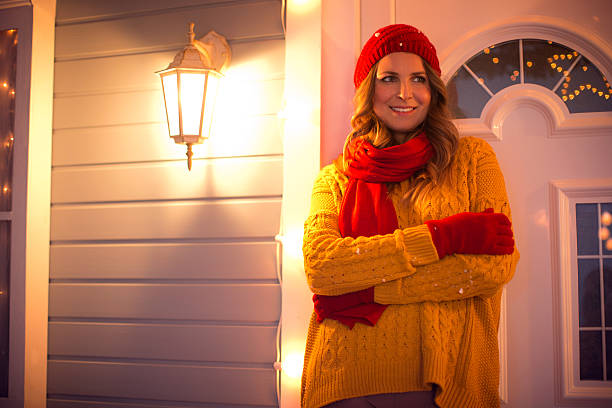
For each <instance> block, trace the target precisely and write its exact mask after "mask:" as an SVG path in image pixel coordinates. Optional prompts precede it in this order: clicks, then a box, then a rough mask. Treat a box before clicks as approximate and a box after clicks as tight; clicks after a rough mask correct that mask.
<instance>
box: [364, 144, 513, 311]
mask: <svg viewBox="0 0 612 408" xmlns="http://www.w3.org/2000/svg"><path fill="white" fill-rule="evenodd" d="M476 145H477V149H476V152H475V153H476V156H477V160H476V164H475V166H474V173H475V175H474V177H469V172H468V185H469V190H470V205H471V208H470V211H473V212H480V211H483V210H485V209H486V208H493V210H494V211H495V212H501V213H504V214H506V215H507V216H508V218H510V219H511V214H510V205H509V204H508V198H507V194H506V188H505V184H504V178H503V175H502V173H501V170H500V168H499V164H498V163H497V159H496V157H495V153H494V152H493V150H492V149H491V147H490V146H489V145H488V144H487V143H486V142H484V141H479V142H478V143H476ZM515 241H516V237H515ZM518 259H519V253H518V251H517V249H516V246H515V249H514V252H513V253H512V254H511V255H463V254H454V255H450V256H447V257H445V258H443V259H442V260H440V261H438V262H435V263H431V264H428V265H419V266H417V268H416V269H417V270H416V273H414V274H411V275H410V276H406V277H402V278H401V279H398V280H395V281H392V282H387V283H383V284H379V285H377V286H376V288H375V291H374V300H375V301H376V302H377V303H381V304H407V303H416V302H423V301H438V302H440V301H449V300H456V299H462V298H467V297H473V296H480V297H488V296H492V295H494V294H495V293H497V292H498V291H499V289H500V288H501V287H502V286H503V285H504V284H506V283H507V282H508V281H510V279H511V278H512V275H513V274H514V271H515V269H516V264H517V262H518Z"/></svg>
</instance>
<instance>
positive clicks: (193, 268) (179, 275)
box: [50, 242, 277, 281]
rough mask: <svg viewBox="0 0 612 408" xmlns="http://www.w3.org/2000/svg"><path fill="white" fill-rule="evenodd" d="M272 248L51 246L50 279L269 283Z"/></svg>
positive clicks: (273, 270) (248, 244) (266, 244)
mask: <svg viewBox="0 0 612 408" xmlns="http://www.w3.org/2000/svg"><path fill="white" fill-rule="evenodd" d="M276 245H277V244H276V243H274V242H231V243H189V242H180V243H164V244H153V243H151V244H95V245H91V244H80V245H79V244H77V245H53V246H52V247H51V267H50V278H51V279H52V280H56V279H79V280H84V279H91V280H100V279H174V280H178V279H191V280H198V279H199V280H202V279H208V280H224V281H230V280H256V279H263V280H274V279H276V278H277V276H276Z"/></svg>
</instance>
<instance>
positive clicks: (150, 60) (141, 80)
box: [54, 39, 285, 96]
mask: <svg viewBox="0 0 612 408" xmlns="http://www.w3.org/2000/svg"><path fill="white" fill-rule="evenodd" d="M284 44H285V42H284V40H278V39H276V40H274V39H272V40H262V41H257V42H244V43H240V42H238V43H230V47H231V50H232V61H231V64H230V66H229V68H228V70H227V71H226V72H225V78H224V80H228V81H232V80H240V79H241V78H248V79H249V80H266V79H278V78H282V77H283V76H284V70H283V68H284V65H285V47H284ZM182 48H183V47H182V46H179V47H177V48H176V49H174V50H170V51H160V52H151V53H145V54H137V55H122V56H112V57H105V58H95V59H84V60H72V61H59V62H57V63H56V64H55V81H54V92H55V95H57V96H62V95H63V94H66V93H71V92H80V93H91V92H99V91H106V92H108V91H110V90H117V91H120V90H126V89H140V90H142V89H157V88H160V87H161V81H160V79H159V75H157V74H156V72H157V71H161V70H162V69H165V68H166V67H167V66H168V64H169V63H170V62H171V61H172V60H173V58H174V55H175V54H176V53H177V52H179V51H180V50H181V49H182Z"/></svg>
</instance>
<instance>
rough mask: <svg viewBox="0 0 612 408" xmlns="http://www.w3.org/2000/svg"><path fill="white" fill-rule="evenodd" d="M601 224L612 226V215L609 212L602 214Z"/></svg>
mask: <svg viewBox="0 0 612 408" xmlns="http://www.w3.org/2000/svg"><path fill="white" fill-rule="evenodd" d="M601 223H602V224H603V225H605V226H606V227H607V226H608V225H610V224H612V214H610V213H609V212H608V211H604V212H603V213H602V214H601Z"/></svg>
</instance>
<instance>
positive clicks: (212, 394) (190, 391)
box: [47, 360, 276, 405]
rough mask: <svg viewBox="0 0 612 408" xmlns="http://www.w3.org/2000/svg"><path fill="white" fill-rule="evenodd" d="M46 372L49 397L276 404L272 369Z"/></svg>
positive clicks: (140, 367) (136, 367)
mask: <svg viewBox="0 0 612 408" xmlns="http://www.w3.org/2000/svg"><path fill="white" fill-rule="evenodd" d="M48 373H49V375H48V376H49V382H48V385H47V392H48V393H49V394H72V395H88V396H98V397H113V398H135V399H157V400H165V401H168V400H169V401H184V402H191V401H195V402H197V401H207V402H209V403H223V404H245V405H246V404H254V405H275V404H276V395H275V389H274V381H275V373H274V370H273V369H272V367H270V368H268V369H265V368H234V367H210V366H195V365H170V364H138V363H124V364H117V363H114V362H87V361H61V360H59V361H56V360H50V361H49V363H48ZM75 379H78V381H75Z"/></svg>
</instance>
